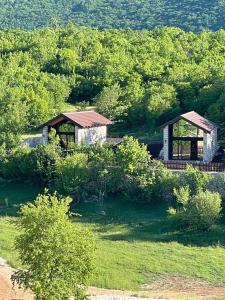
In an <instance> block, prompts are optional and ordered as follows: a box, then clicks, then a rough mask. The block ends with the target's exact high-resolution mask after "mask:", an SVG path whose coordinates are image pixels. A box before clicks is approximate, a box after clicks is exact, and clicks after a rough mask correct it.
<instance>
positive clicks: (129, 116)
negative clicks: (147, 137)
mask: <svg viewBox="0 0 225 300" xmlns="http://www.w3.org/2000/svg"><path fill="white" fill-rule="evenodd" d="M0 53H1V58H0V115H1V119H0V141H1V144H2V142H6V144H7V145H9V146H10V147H11V145H12V144H13V143H14V142H15V137H16V136H17V135H18V134H20V133H23V132H24V131H27V130H31V129H34V128H37V127H38V126H39V125H40V124H42V122H44V121H46V120H47V119H48V118H50V117H52V116H53V115H55V114H56V113H58V112H59V111H61V110H62V109H63V107H64V106H65V102H71V103H73V104H75V103H78V102H84V101H86V102H89V103H90V104H91V105H93V104H94V105H96V106H97V109H98V110H99V111H100V112H101V113H104V114H105V115H106V116H108V117H110V118H112V119H113V120H115V121H116V122H122V123H123V124H124V126H125V127H132V126H139V125H143V124H145V125H146V126H149V128H150V129H154V128H157V127H158V126H160V125H161V124H162V123H163V122H165V121H167V120H168V119H170V118H172V117H174V116H176V115H177V114H178V113H180V112H186V111H189V110H195V111H197V112H199V113H201V114H202V115H206V116H208V117H209V118H210V119H212V120H214V121H216V122H217V123H218V124H223V126H222V128H224V126H225V124H224V120H225V87H224V79H225V31H224V30H220V31H218V32H215V33H212V32H203V33H201V34H194V33H186V32H184V31H182V30H180V29H177V28H161V29H155V30H153V31H147V30H143V31H132V30H127V31H123V30H105V31H103V32H101V31H98V30H97V29H90V28H84V27H79V26H76V25H68V26H67V27H63V28H61V27H53V28H51V27H48V28H44V29H39V30H36V31H30V32H26V31H22V30H6V31H1V32H0Z"/></svg>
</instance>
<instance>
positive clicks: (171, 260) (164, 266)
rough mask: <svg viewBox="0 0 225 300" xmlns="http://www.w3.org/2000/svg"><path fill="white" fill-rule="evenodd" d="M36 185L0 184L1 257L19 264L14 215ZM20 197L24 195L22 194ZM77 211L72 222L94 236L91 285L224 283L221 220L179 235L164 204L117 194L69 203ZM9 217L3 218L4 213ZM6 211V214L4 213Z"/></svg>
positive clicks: (224, 237)
mask: <svg viewBox="0 0 225 300" xmlns="http://www.w3.org/2000/svg"><path fill="white" fill-rule="evenodd" d="M38 190H39V187H38V186H36V187H34V186H31V185H29V184H12V183H8V184H3V183H1V184H0V203H4V201H5V200H4V199H5V198H6V197H8V203H9V205H8V207H5V206H4V205H2V208H1V215H2V217H1V218H0V226H1V227H0V228H1V231H0V256H3V257H5V258H6V259H7V260H8V261H9V262H10V263H12V264H13V266H18V265H19V262H18V260H17V257H16V254H15V251H14V250H13V239H14V237H15V235H16V234H17V232H16V229H15V228H14V227H13V224H12V220H13V218H14V217H13V215H14V214H15V213H16V209H18V205H19V203H20V202H23V201H27V200H31V199H33V198H34V197H35V195H36V194H37V193H38ZM23 195H24V196H23ZM73 209H74V210H76V211H78V212H79V213H80V214H81V217H76V218H75V219H74V222H80V223H82V224H83V225H84V226H88V227H90V228H91V229H92V230H93V231H94V232H95V234H96V239H97V253H96V274H95V276H94V278H93V281H92V284H93V285H96V286H99V287H107V288H118V289H133V290H136V289H140V286H141V285H142V284H145V283H150V282H151V281H152V280H153V279H154V278H155V277H157V276H158V275H160V274H173V275H174V274H175V275H185V276H190V277H200V278H203V279H206V280H208V281H210V282H217V283H218V282H221V283H225V249H224V248H223V245H225V226H224V224H223V222H224V220H221V224H219V225H216V226H215V227H214V228H213V229H212V230H211V231H210V232H205V233H201V234H200V233H196V234H193V233H186V234H184V233H182V232H180V231H176V230H174V229H173V228H172V227H171V224H170V223H169V222H168V220H167V219H166V213H165V210H166V207H163V206H162V205H161V206H148V205H146V206H143V205H142V204H134V203H127V202H125V201H123V200H122V199H119V197H116V198H115V199H108V200H107V201H106V202H105V203H104V204H98V203H91V202H89V203H85V204H82V205H81V204H78V205H77V206H75V207H73ZM6 214H7V215H8V216H5V215H6ZM9 215H11V216H9Z"/></svg>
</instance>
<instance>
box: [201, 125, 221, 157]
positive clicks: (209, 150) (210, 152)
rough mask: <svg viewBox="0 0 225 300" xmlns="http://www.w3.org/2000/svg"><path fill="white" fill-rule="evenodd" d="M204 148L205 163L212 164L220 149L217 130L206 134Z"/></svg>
mask: <svg viewBox="0 0 225 300" xmlns="http://www.w3.org/2000/svg"><path fill="white" fill-rule="evenodd" d="M203 140H204V148H203V161H204V162H211V161H212V160H213V157H214V155H215V154H216V151H217V149H218V144H217V128H215V129H214V130H213V131H212V132H211V133H206V132H205V133H204V136H203Z"/></svg>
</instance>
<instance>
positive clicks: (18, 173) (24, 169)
mask: <svg viewBox="0 0 225 300" xmlns="http://www.w3.org/2000/svg"><path fill="white" fill-rule="evenodd" d="M35 165H36V162H35V158H34V157H33V155H32V151H31V150H30V149H29V148H27V147H26V148H18V149H16V150H14V151H13V152H11V153H10V154H8V155H4V156H2V157H1V163H0V175H1V176H2V177H3V178H6V179H15V180H21V179H22V180H23V179H26V178H29V179H31V178H33V177H34V176H35Z"/></svg>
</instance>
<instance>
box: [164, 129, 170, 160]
mask: <svg viewBox="0 0 225 300" xmlns="http://www.w3.org/2000/svg"><path fill="white" fill-rule="evenodd" d="M163 156H164V161H168V160H169V126H168V125H167V126H166V127H165V128H164V129H163Z"/></svg>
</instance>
